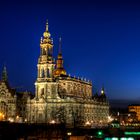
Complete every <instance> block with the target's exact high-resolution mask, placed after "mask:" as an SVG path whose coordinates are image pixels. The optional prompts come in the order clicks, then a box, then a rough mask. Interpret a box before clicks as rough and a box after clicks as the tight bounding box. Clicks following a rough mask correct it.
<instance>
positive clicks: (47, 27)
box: [46, 19, 49, 31]
mask: <svg viewBox="0 0 140 140" xmlns="http://www.w3.org/2000/svg"><path fill="white" fill-rule="evenodd" d="M48 29H49V24H48V19H47V21H46V31H48Z"/></svg>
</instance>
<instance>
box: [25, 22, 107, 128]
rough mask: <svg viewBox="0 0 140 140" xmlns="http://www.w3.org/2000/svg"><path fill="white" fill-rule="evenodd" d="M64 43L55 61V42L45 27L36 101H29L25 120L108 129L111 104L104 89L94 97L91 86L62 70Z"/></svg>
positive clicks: (88, 82)
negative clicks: (105, 127) (104, 126)
mask: <svg viewBox="0 0 140 140" xmlns="http://www.w3.org/2000/svg"><path fill="white" fill-rule="evenodd" d="M63 63H64V60H63V56H62V48H61V39H60V40H59V53H58V56H57V60H56V61H55V59H54V56H53V41H52V39H51V34H50V32H49V29H48V22H47V23H46V30H45V32H44V34H43V38H41V40H40V56H39V58H38V64H37V79H36V82H35V97H34V98H33V99H30V98H28V100H27V104H26V105H27V106H26V112H25V113H26V119H27V122H30V123H65V124H67V125H70V126H71V125H73V126H74V125H80V126H84V125H91V126H98V125H102V126H103V125H106V124H107V123H108V116H109V103H108V100H107V98H106V95H105V91H104V88H102V89H101V93H100V95H98V94H95V95H94V94H93V93H92V83H91V82H90V81H87V80H85V79H83V78H79V77H78V78H77V77H75V76H74V77H73V76H70V75H68V74H67V71H66V69H65V68H64V66H63Z"/></svg>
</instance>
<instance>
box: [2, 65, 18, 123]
mask: <svg viewBox="0 0 140 140" xmlns="http://www.w3.org/2000/svg"><path fill="white" fill-rule="evenodd" d="M16 99H17V98H16V91H15V90H14V89H12V88H10V86H9V83H8V76H7V71H6V67H4V69H3V72H2V80H1V81H0V120H5V119H6V120H10V121H14V119H15V116H16Z"/></svg>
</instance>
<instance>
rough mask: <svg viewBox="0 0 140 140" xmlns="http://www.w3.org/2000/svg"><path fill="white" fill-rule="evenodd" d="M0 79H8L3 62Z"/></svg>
mask: <svg viewBox="0 0 140 140" xmlns="http://www.w3.org/2000/svg"><path fill="white" fill-rule="evenodd" d="M2 81H5V82H6V81H8V76H7V70H6V66H5V64H4V67H3V71H2Z"/></svg>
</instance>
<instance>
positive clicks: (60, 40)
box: [59, 37, 62, 54]
mask: <svg viewBox="0 0 140 140" xmlns="http://www.w3.org/2000/svg"><path fill="white" fill-rule="evenodd" d="M61 53H62V38H61V37H59V54H61Z"/></svg>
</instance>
